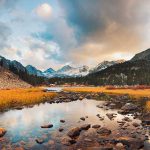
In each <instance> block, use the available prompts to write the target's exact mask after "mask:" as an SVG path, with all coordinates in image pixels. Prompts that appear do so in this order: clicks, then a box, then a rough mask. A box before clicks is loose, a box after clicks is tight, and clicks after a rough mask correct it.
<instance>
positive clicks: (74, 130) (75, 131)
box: [67, 127, 81, 138]
mask: <svg viewBox="0 0 150 150" xmlns="http://www.w3.org/2000/svg"><path fill="white" fill-rule="evenodd" d="M80 132H81V128H79V127H75V128H72V129H71V130H70V131H69V132H68V134H67V135H68V136H69V137H71V138H73V137H76V136H79V135H80Z"/></svg>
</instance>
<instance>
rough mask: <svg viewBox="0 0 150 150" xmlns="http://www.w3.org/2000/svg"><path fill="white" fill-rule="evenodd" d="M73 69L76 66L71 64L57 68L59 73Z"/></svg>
mask: <svg viewBox="0 0 150 150" xmlns="http://www.w3.org/2000/svg"><path fill="white" fill-rule="evenodd" d="M72 69H74V68H73V67H71V66H69V65H66V66H64V67H62V68H61V69H59V70H57V73H64V72H67V71H70V70H72Z"/></svg>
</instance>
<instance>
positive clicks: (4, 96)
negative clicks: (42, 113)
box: [0, 88, 56, 111]
mask: <svg viewBox="0 0 150 150" xmlns="http://www.w3.org/2000/svg"><path fill="white" fill-rule="evenodd" d="M54 96H56V93H50V92H44V91H43V89H41V88H29V89H8V90H0V111H3V110H6V109H9V108H16V107H18V108H19V107H21V106H27V105H33V104H37V103H41V102H45V101H49V100H50V99H52V98H53V97H54Z"/></svg>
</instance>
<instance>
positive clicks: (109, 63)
mask: <svg viewBox="0 0 150 150" xmlns="http://www.w3.org/2000/svg"><path fill="white" fill-rule="evenodd" d="M123 62H125V60H117V61H103V62H101V63H99V64H98V65H97V66H96V67H94V68H92V69H91V70H90V73H95V72H99V71H101V70H104V69H106V68H108V67H110V66H113V65H116V64H120V63H123Z"/></svg>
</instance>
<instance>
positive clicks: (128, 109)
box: [119, 103, 138, 114]
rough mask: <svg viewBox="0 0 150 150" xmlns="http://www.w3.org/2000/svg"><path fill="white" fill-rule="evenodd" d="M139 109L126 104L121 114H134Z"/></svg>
mask: <svg viewBox="0 0 150 150" xmlns="http://www.w3.org/2000/svg"><path fill="white" fill-rule="evenodd" d="M137 109H138V107H137V106H136V105H134V104H132V103H127V104H125V105H124V106H123V107H122V108H121V110H120V111H119V113H121V114H127V113H130V112H134V111H136V110H137Z"/></svg>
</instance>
